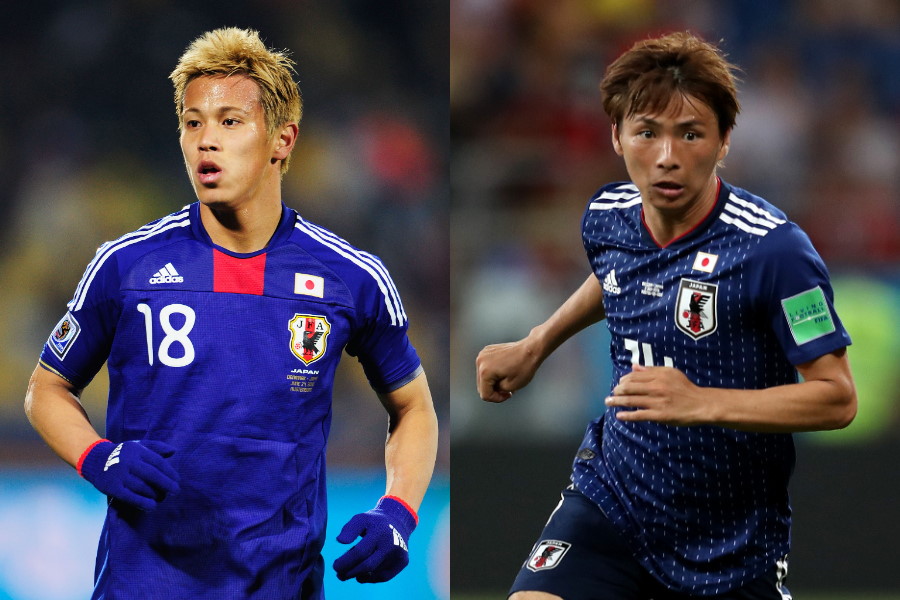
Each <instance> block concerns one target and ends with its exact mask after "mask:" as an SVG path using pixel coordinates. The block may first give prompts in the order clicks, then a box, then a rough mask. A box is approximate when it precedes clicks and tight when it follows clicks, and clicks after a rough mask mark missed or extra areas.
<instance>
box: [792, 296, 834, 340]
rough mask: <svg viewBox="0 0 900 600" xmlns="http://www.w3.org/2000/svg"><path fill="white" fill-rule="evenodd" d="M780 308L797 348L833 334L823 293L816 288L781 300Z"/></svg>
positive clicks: (832, 325)
mask: <svg viewBox="0 0 900 600" xmlns="http://www.w3.org/2000/svg"><path fill="white" fill-rule="evenodd" d="M781 307H782V309H783V310H784V318H785V319H787V322H788V327H790V329H791V334H792V335H793V336H794V341H795V342H797V345H798V346H801V345H803V344H806V343H807V342H811V341H813V340H816V339H819V338H820V337H822V336H825V335H828V334H829V333H833V332H834V329H835V328H834V319H833V318H832V317H831V310H830V309H829V308H828V302H827V301H826V300H825V292H823V291H822V288H820V287H818V286H816V287H814V288H812V289H811V290H806V291H805V292H801V293H799V294H797V295H796V296H791V297H790V298H784V299H782V301H781Z"/></svg>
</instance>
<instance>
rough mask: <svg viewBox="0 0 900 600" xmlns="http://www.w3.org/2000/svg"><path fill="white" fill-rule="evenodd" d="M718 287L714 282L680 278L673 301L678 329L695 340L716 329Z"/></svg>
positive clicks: (717, 324)
mask: <svg viewBox="0 0 900 600" xmlns="http://www.w3.org/2000/svg"><path fill="white" fill-rule="evenodd" d="M718 288H719V286H718V284H715V283H704V282H702V281H693V280H691V279H682V280H681V284H680V285H679V286H678V297H677V298H678V299H677V301H676V302H675V325H677V326H678V329H680V330H681V331H682V332H684V333H685V334H686V335H688V336H690V337H692V338H694V339H695V340H699V339H700V338H702V337H704V336H707V335H709V334H711V333H713V332H714V331H715V330H716V328H717V327H718V326H719V322H718V319H717V318H716V297H717V295H718V294H717V290H718Z"/></svg>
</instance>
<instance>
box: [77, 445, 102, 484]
mask: <svg viewBox="0 0 900 600" xmlns="http://www.w3.org/2000/svg"><path fill="white" fill-rule="evenodd" d="M108 441H109V440H106V439H103V440H97V441H96V442H94V443H93V444H91V445H90V446H88V447H87V448H86V449H85V451H84V452H82V453H81V457H80V458H79V459H78V462H77V463H76V464H75V470H76V471H78V475H79V476H80V477H84V475H82V474H81V465H83V464H84V459H85V458H87V455H88V454H90V453H91V450H93V449H94V446H96V445H97V444H102V443H103V442H108Z"/></svg>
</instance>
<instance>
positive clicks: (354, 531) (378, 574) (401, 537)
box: [334, 496, 418, 583]
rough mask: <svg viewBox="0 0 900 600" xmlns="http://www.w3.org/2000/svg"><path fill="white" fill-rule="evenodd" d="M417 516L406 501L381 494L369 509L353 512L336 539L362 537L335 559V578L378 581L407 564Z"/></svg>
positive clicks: (347, 541)
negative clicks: (376, 502)
mask: <svg viewBox="0 0 900 600" xmlns="http://www.w3.org/2000/svg"><path fill="white" fill-rule="evenodd" d="M417 521H418V518H417V517H416V515H415V514H414V513H412V512H411V511H410V509H409V508H407V506H406V505H405V503H402V502H399V501H397V500H395V499H394V498H392V497H390V496H384V497H383V498H382V499H381V500H379V501H378V504H377V505H376V506H375V508H373V509H372V510H369V511H366V512H364V513H360V514H358V515H356V516H354V517H353V518H352V519H350V521H349V522H348V523H347V524H346V525H344V528H343V529H341V533H340V534H339V535H338V537H337V541H339V542H340V543H342V544H349V543H351V542H353V540H355V539H356V538H357V537H360V536H362V541H360V542H359V543H358V544H356V545H355V546H353V547H352V548H350V549H349V550H347V552H345V553H344V554H343V555H342V556H340V557H338V559H337V560H336V561H334V570H335V571H336V572H337V576H338V579H340V580H341V581H347V580H348V579H354V578H355V579H356V581H358V582H359V583H378V582H381V581H387V580H389V579H392V578H393V577H394V576H395V575H396V574H397V573H399V572H400V571H402V570H403V568H404V567H405V566H406V565H408V564H409V550H408V547H407V545H406V544H407V541H408V540H409V535H410V534H411V533H412V532H413V529H415V528H416V523H417Z"/></svg>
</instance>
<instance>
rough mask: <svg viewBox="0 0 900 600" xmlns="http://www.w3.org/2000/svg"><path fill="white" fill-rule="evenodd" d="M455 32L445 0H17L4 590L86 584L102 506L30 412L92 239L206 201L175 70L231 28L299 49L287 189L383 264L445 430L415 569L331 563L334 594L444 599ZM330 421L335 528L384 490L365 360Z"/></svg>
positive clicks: (9, 598) (381, 420)
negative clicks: (179, 116)
mask: <svg viewBox="0 0 900 600" xmlns="http://www.w3.org/2000/svg"><path fill="white" fill-rule="evenodd" d="M447 23H448V7H447V5H446V4H445V3H436V2H421V3H418V2H405V1H403V0H382V1H381V2H378V3H372V2H367V1H366V0H330V1H328V2H322V1H318V2H313V1H297V2H294V1H286V0H244V1H242V2H216V3H210V2H186V1H181V0H179V1H175V0H127V1H117V0H115V1H114V0H86V1H74V0H71V1H61V0H55V1H41V2H22V3H15V4H12V5H9V6H5V7H4V15H3V18H2V19H0V50H2V56H3V60H2V61H0V81H2V88H0V181H2V182H3V185H2V187H0V208H2V211H3V215H4V218H3V219H2V222H0V223H2V224H0V241H2V245H0V248H2V250H0V281H2V285H0V324H2V326H0V599H2V600H31V599H40V600H65V599H75V598H78V599H83V598H86V597H88V596H89V592H88V590H89V589H90V585H91V576H92V572H93V555H94V552H95V548H96V543H97V538H98V536H99V531H100V524H101V522H102V515H103V508H104V507H103V499H102V497H101V496H100V494H98V493H96V492H95V491H94V490H93V488H91V487H90V485H88V484H87V483H86V482H83V481H81V480H80V479H79V478H78V477H77V476H76V475H75V474H74V473H73V472H72V471H71V469H68V468H67V467H65V466H64V465H63V464H62V463H61V461H59V460H58V459H56V458H55V457H54V456H53V455H52V453H51V452H50V450H49V449H48V448H47V447H46V446H45V445H43V444H42V443H41V442H40V441H39V439H38V437H37V435H36V434H35V433H34V432H33V430H32V429H31V427H30V426H29V425H28V424H27V422H26V420H25V416H24V414H23V411H22V400H23V398H24V392H25V385H26V383H27V380H28V376H29V375H30V373H31V370H32V369H33V367H34V364H35V363H36V360H37V357H38V354H39V352H40V349H41V346H42V344H43V342H44V340H45V339H46V336H47V335H48V334H49V332H50V330H51V329H52V328H53V326H54V324H55V322H56V321H57V320H58V319H59V317H60V315H61V314H62V312H63V311H64V310H65V309H64V307H65V304H66V302H67V301H68V300H69V298H70V297H71V294H72V293H73V291H74V289H75V285H76V284H77V282H78V280H79V279H80V277H81V273H82V272H83V270H84V267H85V265H86V264H87V263H88V261H89V260H90V259H91V257H92V256H93V253H94V251H95V250H96V248H97V246H99V245H100V244H101V243H102V242H103V241H105V240H109V239H114V238H116V237H118V236H120V235H122V234H123V233H125V232H127V231H131V230H133V229H135V228H136V227H139V226H141V225H142V224H144V223H146V222H148V221H149V220H152V219H155V218H158V217H161V216H163V215H166V214H168V213H170V212H173V211H175V210H177V209H179V208H180V207H181V206H183V205H185V204H188V203H190V202H193V201H194V200H195V197H194V195H193V192H192V190H191V188H190V185H189V183H188V180H187V178H186V176H185V172H184V165H183V162H182V159H181V153H180V150H179V147H178V133H177V121H176V117H175V112H174V105H173V102H172V88H171V84H170V82H169V81H168V79H167V75H168V74H169V72H170V71H171V70H172V68H173V67H174V65H175V62H176V61H177V59H178V57H179V56H180V55H181V52H182V51H183V50H184V48H185V47H186V46H187V44H188V43H189V42H190V41H191V40H193V39H194V38H195V37H197V36H198V35H199V34H201V33H202V32H204V31H206V30H209V29H213V28H216V27H221V26H240V27H252V28H255V29H258V30H259V31H260V32H261V33H262V35H263V37H264V39H265V41H266V43H267V44H268V45H270V46H274V47H277V48H287V49H289V50H290V51H291V54H292V56H293V58H294V59H295V60H296V62H297V71H298V78H299V81H300V86H301V91H302V93H303V96H304V99H305V107H304V119H303V122H302V124H301V127H300V140H299V143H298V147H297V149H296V151H295V153H294V157H295V158H294V161H293V163H292V168H291V171H290V172H289V173H288V174H287V176H286V178H285V181H284V187H285V194H284V198H285V201H286V202H287V203H288V204H289V205H291V206H293V207H295V208H297V209H298V210H300V212H301V213H302V214H303V215H304V217H306V218H308V219H310V220H312V221H314V222H317V223H319V224H321V225H324V226H326V227H328V228H330V229H332V230H334V231H336V232H337V233H339V234H340V235H342V236H343V237H345V238H346V239H348V240H350V241H351V242H352V243H354V244H355V245H357V246H360V247H363V248H365V249H367V250H369V251H371V252H373V253H375V254H377V255H379V256H381V257H382V259H383V260H384V262H385V263H386V264H387V266H388V268H389V269H390V270H391V273H392V275H393V278H394V280H395V282H396V283H397V286H398V288H399V289H400V290H401V293H402V296H403V301H404V305H405V308H406V311H407V313H408V314H409V315H410V317H411V322H412V324H413V326H412V329H411V334H410V335H411V337H412V339H413V342H414V343H415V344H416V346H417V348H418V349H419V351H420V354H421V355H422V358H423V361H424V363H425V365H426V369H427V371H428V377H429V382H430V384H431V388H432V392H433V394H434V399H435V403H436V406H437V410H438V413H439V417H440V418H441V421H442V423H443V424H444V433H445V434H444V436H443V439H442V441H441V446H440V458H439V462H438V470H437V473H436V477H435V483H434V485H433V489H432V490H431V491H430V492H429V494H428V495H427V497H426V503H425V505H423V509H422V511H421V512H422V524H421V525H420V527H419V528H418V529H417V531H416V534H415V535H414V536H413V538H412V542H411V550H412V552H413V553H414V555H415V556H414V557H413V561H412V562H413V564H412V566H411V567H410V569H409V570H408V571H407V572H405V573H403V574H402V575H401V576H399V577H398V578H397V579H395V580H394V582H391V583H390V584H385V585H383V586H374V587H373V586H366V587H364V588H361V587H360V585H359V584H357V583H356V582H348V583H344V584H341V583H340V582H338V581H337V579H336V578H335V577H334V576H333V574H331V575H329V576H328V577H327V580H328V583H327V585H328V586H329V588H328V591H329V598H332V599H334V598H337V599H340V598H360V597H365V598H396V597H398V593H399V592H398V590H403V591H404V593H405V594H412V596H406V597H414V598H423V599H428V598H437V599H445V598H448V597H449V435H447V434H446V433H447V427H446V426H447V423H448V411H449V407H448V403H449V383H448V382H449V365H448V361H447V358H446V356H447V348H448V346H449V330H450V329H449V277H448V275H447V273H448V269H449V253H448V247H449V241H448V240H449V234H448V230H447V227H446V226H445V224H446V223H447V219H448V217H447V210H448V206H449V200H448V197H447V195H448V185H447V164H448V153H449V149H448V145H447V132H448V104H447V97H448V84H447V64H448V61H449V60H448V47H449V44H448V36H449V31H448V27H447ZM106 386H107V382H106V380H105V374H101V375H100V376H98V378H97V380H96V381H95V382H94V383H93V384H92V386H91V387H89V388H88V390H87V391H86V393H85V395H84V404H85V406H86V408H87V410H88V412H89V414H90V415H91V417H92V420H93V422H94V423H95V424H101V426H102V423H103V422H104V407H105V396H106ZM334 412H335V415H334V425H333V432H332V437H331V443H330V447H329V463H330V467H331V469H330V471H329V473H330V477H329V486H330V498H329V500H330V505H331V515H330V517H331V518H330V520H329V525H330V527H329V539H331V538H333V537H334V536H335V535H336V530H335V529H334V528H336V527H340V525H341V524H342V523H343V522H344V521H345V520H346V519H347V518H349V516H350V515H352V514H353V513H355V512H358V511H360V510H364V509H367V508H369V507H370V506H371V505H372V504H374V502H375V500H376V499H377V498H378V496H380V495H381V494H382V493H383V479H384V474H383V473H384V463H383V453H382V451H381V448H382V447H383V443H384V436H385V432H386V423H387V420H386V416H385V413H384V411H383V409H382V408H381V406H380V404H379V403H378V402H377V400H376V398H375V395H374V394H373V393H372V392H371V390H370V389H369V388H368V386H367V384H366V383H365V380H364V378H363V375H362V372H361V369H359V368H358V367H357V365H356V364H355V361H353V360H352V359H350V360H347V361H344V366H343V367H342V374H341V377H340V384H339V385H338V387H337V388H336V390H335V405H334ZM336 546H337V544H335V543H334V542H330V545H329V546H327V547H326V550H325V553H326V562H327V563H328V565H329V573H331V570H330V563H331V561H332V560H333V559H334V558H335V557H336V556H337V552H338V549H337V548H336ZM400 597H404V596H402V595H401V596H400Z"/></svg>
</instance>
